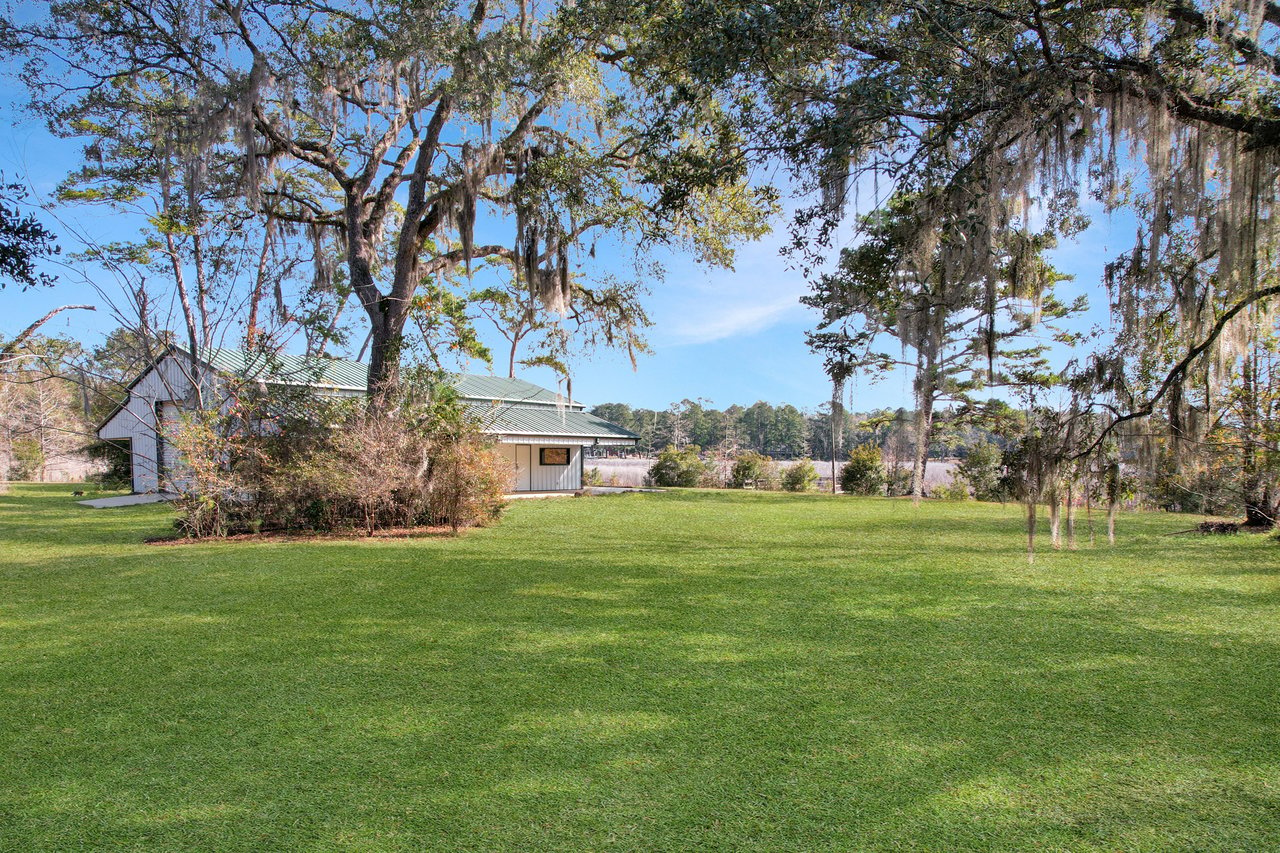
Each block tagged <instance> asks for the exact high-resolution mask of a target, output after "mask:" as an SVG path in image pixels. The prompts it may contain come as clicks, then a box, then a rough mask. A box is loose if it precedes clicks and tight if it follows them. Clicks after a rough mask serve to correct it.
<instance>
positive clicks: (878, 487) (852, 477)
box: [840, 444, 886, 495]
mask: <svg viewBox="0 0 1280 853" xmlns="http://www.w3.org/2000/svg"><path fill="white" fill-rule="evenodd" d="M885 482H886V478H885V470H884V462H883V461H882V460H881V458H880V448H878V447H876V446H875V445H871V444H863V445H861V446H859V447H855V448H854V449H853V450H850V451H849V459H848V461H847V462H845V463H844V465H843V466H842V467H841V468H840V490H841V491H843V492H844V493H846V494H850V495H878V494H881V493H882V491H883V490H884V487H885Z"/></svg>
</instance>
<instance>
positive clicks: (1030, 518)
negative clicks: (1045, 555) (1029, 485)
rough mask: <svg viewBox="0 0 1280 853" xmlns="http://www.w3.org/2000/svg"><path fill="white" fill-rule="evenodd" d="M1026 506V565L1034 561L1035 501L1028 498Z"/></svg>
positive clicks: (1032, 498)
mask: <svg viewBox="0 0 1280 853" xmlns="http://www.w3.org/2000/svg"><path fill="white" fill-rule="evenodd" d="M1026 506H1027V565H1029V566H1030V565H1032V564H1034V563H1035V561H1036V499H1035V498H1034V497H1028V498H1027V501H1026Z"/></svg>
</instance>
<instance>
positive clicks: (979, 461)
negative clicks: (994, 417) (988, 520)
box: [956, 441, 1013, 501]
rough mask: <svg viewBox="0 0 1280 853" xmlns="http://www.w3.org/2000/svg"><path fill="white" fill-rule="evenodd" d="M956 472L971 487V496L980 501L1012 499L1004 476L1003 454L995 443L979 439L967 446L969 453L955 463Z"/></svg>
mask: <svg viewBox="0 0 1280 853" xmlns="http://www.w3.org/2000/svg"><path fill="white" fill-rule="evenodd" d="M956 474H957V475H958V476H960V477H962V478H964V480H965V482H967V483H968V484H969V485H970V486H972V487H973V496H974V497H975V498H976V499H978V500H980V501H1007V500H1012V499H1013V494H1012V492H1010V491H1009V488H1008V485H1007V483H1005V482H1004V481H1003V480H1002V477H1003V476H1004V454H1003V452H1002V451H1001V450H1000V448H999V447H997V446H996V445H995V444H993V443H991V442H989V441H979V442H976V443H975V444H973V446H971V447H970V448H969V455H968V456H966V457H965V458H964V459H963V460H961V462H960V463H959V464H958V465H956Z"/></svg>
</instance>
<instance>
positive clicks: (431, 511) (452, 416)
mask: <svg viewBox="0 0 1280 853" xmlns="http://www.w3.org/2000/svg"><path fill="white" fill-rule="evenodd" d="M170 440H171V441H172V444H173V447H174V449H175V450H176V451H177V453H178V455H179V456H180V458H182V459H183V465H182V467H181V469H180V471H179V472H178V473H177V474H176V475H175V476H173V477H172V478H171V484H170V485H171V488H172V489H173V490H174V491H175V492H176V493H177V494H178V498H177V500H176V501H175V505H176V507H177V509H178V520H177V527H178V529H179V530H181V531H182V532H183V533H184V534H185V535H187V536H190V537H194V538H201V537H210V536H225V535H227V534H230V533H239V532H248V531H254V532H256V531H259V530H311V531H317V532H330V531H344V530H360V531H363V532H364V533H366V534H369V535H373V534H374V533H376V532H377V531H379V530H385V529H390V528H401V527H418V526H424V525H428V526H448V527H451V528H452V529H453V530H455V531H456V530H458V529H459V528H462V527H470V526H476V525H484V524H487V523H490V522H492V521H493V520H495V519H496V518H497V517H498V516H499V515H500V514H501V511H502V508H503V507H504V506H505V497H504V495H505V494H506V493H507V492H508V491H510V489H511V487H512V483H513V477H514V472H513V470H512V467H511V464H510V463H509V462H508V461H507V460H505V459H503V458H502V456H501V455H500V454H498V453H497V452H496V450H495V448H494V447H493V445H492V443H491V441H490V440H489V439H487V438H486V437H485V436H484V435H483V434H482V433H481V432H480V431H479V429H478V428H477V427H476V426H475V425H473V424H471V423H470V422H468V421H467V419H466V418H464V417H463V416H462V413H461V410H460V409H459V408H458V407H457V406H456V405H453V403H452V402H451V401H450V400H448V399H435V398H433V397H431V396H429V395H428V396H425V397H423V396H421V395H418V394H413V393H407V394H406V395H405V397H404V399H401V400H399V401H396V402H394V403H388V404H386V405H382V406H378V407H369V406H367V405H366V403H365V401H364V400H363V399H356V400H337V401H334V400H329V401H325V400H316V399H314V398H310V399H298V398H296V397H295V398H294V399H291V400H288V401H281V400H279V399H269V398H263V399H257V400H249V401H244V400H242V401H241V402H240V404H239V406H238V408H237V409H236V410H234V411H232V412H228V413H225V414H223V413H217V412H208V411H201V412H189V413H186V414H185V415H184V416H183V417H182V419H181V423H180V424H179V426H178V428H177V429H176V430H174V433H173V435H172V437H171V439H170Z"/></svg>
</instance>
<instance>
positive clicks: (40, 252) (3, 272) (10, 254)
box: [0, 174, 60, 290]
mask: <svg viewBox="0 0 1280 853" xmlns="http://www.w3.org/2000/svg"><path fill="white" fill-rule="evenodd" d="M28 194H29V193H28V190H27V188H26V187H24V186H23V185H22V184H19V183H13V182H6V181H5V179H4V175H2V174H0V290H3V289H4V287H5V285H7V284H11V283H12V284H18V285H20V286H21V287H22V288H23V289H24V290H25V289H27V288H28V287H42V286H49V285H52V284H53V283H54V281H55V278H54V276H53V275H52V274H50V273H48V272H45V271H44V270H42V269H40V268H39V266H38V263H39V261H40V259H41V258H46V257H50V256H52V255H56V254H58V252H59V251H60V249H59V247H58V245H57V243H56V242H55V240H56V238H55V237H54V235H53V234H52V232H50V231H49V230H48V229H47V228H45V227H44V225H43V224H41V222H40V220H39V219H38V218H37V217H36V215H35V214H34V213H31V212H29V211H25V210H23V209H22V206H21V205H22V203H23V202H24V201H25V200H26V199H27V197H28Z"/></svg>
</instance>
